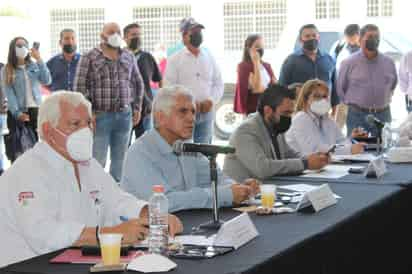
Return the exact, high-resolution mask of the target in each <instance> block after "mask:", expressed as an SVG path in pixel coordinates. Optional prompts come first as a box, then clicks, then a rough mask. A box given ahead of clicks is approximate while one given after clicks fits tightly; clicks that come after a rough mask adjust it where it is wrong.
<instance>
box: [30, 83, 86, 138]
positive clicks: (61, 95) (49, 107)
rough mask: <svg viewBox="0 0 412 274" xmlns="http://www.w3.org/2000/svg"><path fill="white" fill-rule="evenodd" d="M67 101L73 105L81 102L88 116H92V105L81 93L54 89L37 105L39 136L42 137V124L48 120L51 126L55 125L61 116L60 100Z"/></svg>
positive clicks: (75, 105)
mask: <svg viewBox="0 0 412 274" xmlns="http://www.w3.org/2000/svg"><path fill="white" fill-rule="evenodd" d="M63 101H64V102H67V103H69V104H71V105H73V106H74V107H77V106H78V105H80V104H82V105H84V106H85V107H87V110H88V112H89V115H90V117H92V105H91V104H90V102H89V101H87V100H86V98H85V97H84V96H83V94H81V93H79V92H73V91H65V90H61V91H55V92H53V93H52V94H51V95H50V96H48V97H47V98H46V100H44V102H43V103H42V104H41V105H40V107H39V117H38V119H37V129H38V132H39V137H40V138H41V139H43V129H42V125H43V124H44V123H46V122H49V123H50V124H51V125H52V126H53V127H56V126H57V124H58V123H59V120H60V117H61V109H60V102H63Z"/></svg>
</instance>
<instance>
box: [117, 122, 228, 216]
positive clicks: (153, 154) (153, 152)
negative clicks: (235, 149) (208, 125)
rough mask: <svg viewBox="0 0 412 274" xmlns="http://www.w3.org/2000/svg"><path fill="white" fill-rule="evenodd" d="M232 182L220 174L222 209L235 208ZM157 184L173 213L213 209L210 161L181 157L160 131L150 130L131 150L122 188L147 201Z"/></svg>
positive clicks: (127, 157)
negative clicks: (191, 209)
mask: <svg viewBox="0 0 412 274" xmlns="http://www.w3.org/2000/svg"><path fill="white" fill-rule="evenodd" d="M232 182H233V181H232V180H231V179H228V178H226V179H225V178H224V177H223V175H222V172H221V171H220V169H219V170H218V200H219V206H231V205H232V201H233V196H232V189H231V183H232ZM157 184H162V185H164V187H165V194H166V196H167V198H168V200H169V211H170V212H175V211H179V210H183V209H190V208H211V207H212V204H213V202H212V193H211V188H210V186H211V182H210V172H209V161H208V159H207V158H206V157H204V156H202V155H196V154H193V155H184V156H179V157H178V156H177V155H176V154H174V153H173V149H172V146H170V145H169V144H168V143H167V142H166V141H165V140H164V139H163V137H162V136H161V135H160V134H159V133H158V131H157V130H156V129H151V130H149V131H147V132H146V133H145V134H144V135H143V136H142V137H140V138H139V139H138V140H137V141H136V142H135V143H134V144H133V145H132V146H131V147H130V149H129V151H128V153H127V156H126V161H125V164H124V168H123V178H122V180H121V187H122V188H123V189H124V190H125V191H127V192H129V193H131V194H133V195H135V196H136V197H140V198H144V199H145V200H148V199H149V198H150V196H151V195H152V186H153V185H157Z"/></svg>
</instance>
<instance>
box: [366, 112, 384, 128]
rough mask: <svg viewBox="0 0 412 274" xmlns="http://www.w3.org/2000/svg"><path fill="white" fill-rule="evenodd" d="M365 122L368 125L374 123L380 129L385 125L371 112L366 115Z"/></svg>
mask: <svg viewBox="0 0 412 274" xmlns="http://www.w3.org/2000/svg"><path fill="white" fill-rule="evenodd" d="M366 122H368V124H370V125H374V126H375V127H377V128H378V129H382V128H383V127H384V126H385V123H384V122H382V121H381V120H379V119H378V118H376V117H375V116H373V115H372V114H368V115H367V116H366Z"/></svg>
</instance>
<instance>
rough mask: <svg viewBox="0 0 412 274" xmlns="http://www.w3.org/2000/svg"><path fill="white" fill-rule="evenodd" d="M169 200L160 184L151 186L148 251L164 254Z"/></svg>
mask: <svg viewBox="0 0 412 274" xmlns="http://www.w3.org/2000/svg"><path fill="white" fill-rule="evenodd" d="M168 212H169V202H168V200H167V197H166V195H164V187H163V186H162V185H154V186H153V195H152V197H151V198H150V200H149V252H150V253H156V254H166V251H167V245H168V238H169V232H168V229H169V225H168Z"/></svg>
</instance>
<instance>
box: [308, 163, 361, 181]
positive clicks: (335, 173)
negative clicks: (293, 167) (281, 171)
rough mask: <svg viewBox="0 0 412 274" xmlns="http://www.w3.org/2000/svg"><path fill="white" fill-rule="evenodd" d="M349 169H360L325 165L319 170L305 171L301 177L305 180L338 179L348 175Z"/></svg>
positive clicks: (351, 166) (350, 166)
mask: <svg viewBox="0 0 412 274" xmlns="http://www.w3.org/2000/svg"><path fill="white" fill-rule="evenodd" d="M350 168H360V166H353V165H327V166H325V167H324V168H322V169H321V170H305V172H304V174H303V175H301V176H302V177H307V178H326V179H339V178H341V177H343V176H345V175H348V174H349V172H348V170H349V169H350Z"/></svg>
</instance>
